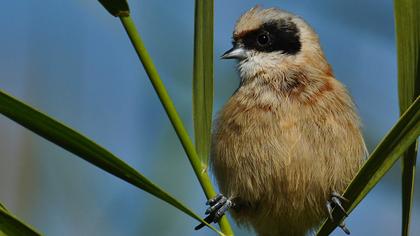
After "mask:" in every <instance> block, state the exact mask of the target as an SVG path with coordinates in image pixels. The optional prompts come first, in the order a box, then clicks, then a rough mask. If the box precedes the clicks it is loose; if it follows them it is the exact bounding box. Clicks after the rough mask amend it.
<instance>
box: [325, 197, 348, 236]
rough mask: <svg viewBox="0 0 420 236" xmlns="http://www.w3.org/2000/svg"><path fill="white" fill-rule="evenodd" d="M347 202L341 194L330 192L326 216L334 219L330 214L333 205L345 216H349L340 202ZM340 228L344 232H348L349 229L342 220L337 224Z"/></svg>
mask: <svg viewBox="0 0 420 236" xmlns="http://www.w3.org/2000/svg"><path fill="white" fill-rule="evenodd" d="M343 201H344V202H348V200H347V199H346V198H345V197H343V196H341V195H340V194H338V193H337V192H332V193H331V199H330V200H328V201H327V205H326V206H327V211H328V216H329V218H330V220H331V221H334V217H333V215H332V211H333V207H334V206H336V207H338V209H340V211H341V212H342V213H343V214H344V215H345V216H346V217H347V216H349V215H348V214H347V212H346V210H345V209H344V207H343V205H342V202H343ZM339 226H340V228H341V229H342V230H343V231H344V233H346V234H350V230H349V229H348V228H347V226H346V224H345V223H344V222H341V223H340V224H339Z"/></svg>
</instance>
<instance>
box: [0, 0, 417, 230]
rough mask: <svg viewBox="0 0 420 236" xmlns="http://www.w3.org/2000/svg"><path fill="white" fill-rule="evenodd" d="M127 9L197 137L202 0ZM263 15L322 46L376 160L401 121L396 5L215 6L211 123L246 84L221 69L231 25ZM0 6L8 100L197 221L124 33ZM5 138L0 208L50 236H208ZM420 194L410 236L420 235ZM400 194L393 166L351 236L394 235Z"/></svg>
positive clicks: (93, 13)
mask: <svg viewBox="0 0 420 236" xmlns="http://www.w3.org/2000/svg"><path fill="white" fill-rule="evenodd" d="M129 2H130V4H131V9H132V15H133V18H134V20H135V22H136V24H137V26H138V28H139V30H140V33H141V35H142V37H143V39H144V42H145V44H146V46H147V48H148V50H149V52H150V54H151V56H152V57H153V59H154V62H155V63H156V66H157V69H158V70H159V72H160V75H161V77H162V79H163V81H164V83H165V85H166V86H167V89H168V91H169V94H170V95H171V97H172V98H173V100H174V102H175V105H176V107H177V109H178V111H179V113H180V114H181V116H182V119H183V120H184V122H185V123H186V124H187V126H188V128H189V131H190V132H191V131H192V120H191V76H192V55H193V51H192V50H193V46H192V45H193V16H194V1H192V0H189V1H165V0H154V1H129ZM257 3H258V4H261V5H262V6H263V7H272V6H275V7H280V8H283V9H286V10H288V11H291V12H294V13H296V14H298V15H300V16H302V17H303V18H304V19H306V20H307V21H308V22H309V23H310V24H311V25H312V26H313V27H314V28H315V30H316V31H317V32H318V33H319V35H320V38H321V43H322V45H323V48H324V50H325V53H326V56H327V58H328V60H329V62H330V63H331V64H332V66H333V68H334V71H335V74H336V76H337V78H338V79H339V80H340V81H342V82H343V83H344V84H346V86H347V87H348V89H349V90H350V91H351V93H352V95H353V97H354V100H355V102H356V104H357V106H358V108H359V111H360V115H361V117H362V120H363V123H364V135H365V137H366V141H367V143H368V146H369V150H372V148H373V147H374V146H375V145H376V144H377V143H378V142H379V141H380V138H381V137H382V136H383V135H384V134H385V133H386V132H387V130H388V129H389V128H391V127H392V125H393V123H394V122H395V121H396V120H397V119H398V103H397V80H396V77H397V66H396V52H395V36H394V21H393V5H392V1H376V0H370V1H366V0H364V1H362V0H358V1H333V0H330V1H310V0H306V1H260V2H256V1H244V0H234V1H233V0H232V1H215V111H217V110H219V109H220V107H221V106H222V104H223V103H224V102H225V101H226V100H227V99H228V97H229V96H230V95H231V94H232V92H233V91H234V90H235V88H236V87H237V86H238V82H239V80H238V76H237V75H236V72H235V62H233V61H221V60H219V59H218V56H219V55H221V54H222V53H223V52H224V51H225V50H227V49H229V47H230V46H231V43H230V42H231V32H232V29H233V26H234V23H235V21H236V19H237V18H238V17H239V16H240V15H241V14H242V13H243V12H245V11H246V10H247V9H249V8H251V7H252V6H254V5H255V4H257ZM1 7H2V9H3V10H2V15H1V17H0V18H1V20H0V28H1V30H2V33H1V37H0V52H1V53H0V88H1V89H3V90H5V91H7V92H8V93H10V94H12V95H14V96H16V97H18V98H20V99H22V100H24V101H26V102H27V103H29V104H30V105H32V106H34V107H36V108H38V109H39V110H41V111H43V112H46V113H47V114H49V115H51V116H53V117H56V118H57V119H58V120H60V121H63V122H64V123H66V124H68V125H70V126H71V127H74V128H75V129H77V130H79V131H81V132H82V133H84V134H86V135H87V136H89V137H91V138H92V139H93V140H95V141H97V142H98V143H99V144H101V145H103V146H105V147H107V148H108V149H109V150H111V151H112V152H113V153H115V154H117V155H118V156H119V157H121V158H122V159H124V160H125V161H126V162H128V163H129V164H130V165H132V166H134V167H135V168H136V169H138V170H139V171H140V172H142V173H143V174H145V175H146V176H147V177H148V178H150V179H151V180H153V181H154V182H156V183H157V184H159V185H160V186H162V187H163V188H164V189H166V190H167V191H168V192H170V193H172V194H173V195H175V196H176V197H178V198H179V199H181V200H182V201H183V202H185V203H187V205H189V206H190V207H191V208H192V209H194V211H195V212H197V213H200V214H201V213H203V212H204V209H205V208H204V201H205V198H204V195H203V193H202V191H201V188H200V186H199V184H198V182H197V180H196V179H195V176H194V174H193V171H192V169H191V167H190V166H189V163H188V161H187V158H186V156H185V154H184V152H183V150H182V147H181V145H180V143H179V141H178V139H177V138H176V135H175V133H174V131H173V130H172V127H171V126H170V123H169V122H168V119H167V117H166V115H165V113H164V111H163V109H162V107H161V105H160V103H159V101H158V99H157V96H156V95H155V93H154V91H153V89H152V87H151V84H150V82H149V81H148V78H147V76H146V74H145V73H144V71H143V69H142V67H141V65H140V64H139V61H138V59H137V57H136V55H135V53H134V50H133V48H132V46H131V45H130V43H129V41H128V38H127V36H126V34H125V32H124V30H123V28H122V26H121V24H120V22H119V20H118V19H116V18H114V17H111V16H110V15H109V14H108V13H107V12H106V11H105V10H104V9H103V8H102V6H101V5H100V4H99V3H98V2H97V1H85V0H73V1H70V0H66V1H64V0H45V1H36V0H27V1H4V2H3V3H2V4H1ZM0 135H1V139H0V150H1V157H0V189H1V190H0V202H2V203H4V204H5V205H6V206H7V207H8V208H9V209H10V210H11V211H12V212H13V213H15V214H16V215H17V216H19V217H20V218H21V219H23V220H24V221H26V222H28V223H30V224H31V225H33V226H34V227H35V228H37V229H38V230H39V231H41V232H43V233H45V235H64V236H66V235H214V233H213V232H211V231H210V230H208V229H205V230H202V231H198V232H196V231H194V230H193V227H194V226H195V225H196V222H195V221H194V220H192V219H191V218H190V217H188V216H186V215H184V214H183V213H180V212H179V211H178V210H176V209H174V208H172V207H171V206H169V205H168V204H166V203H163V202H161V201H160V200H157V199H155V198H153V197H151V196H150V195H149V194H147V193H144V192H142V191H140V190H138V189H136V188H134V187H132V186H130V185H129V184H127V183H125V182H123V181H121V180H119V179H117V178H115V177H113V176H111V175H109V174H107V173H105V172H104V171H102V170H100V169H98V168H96V167H93V166H92V165H90V164H88V163H87V162H85V161H83V160H81V159H79V158H75V156H74V155H72V154H70V153H68V152H66V151H64V150H63V149H61V148H59V147H56V146H55V145H53V144H51V143H49V142H48V141H46V140H44V139H42V138H40V137H38V136H37V135H34V134H33V133H31V132H29V131H27V130H26V129H24V128H22V127H21V126H19V125H17V124H15V123H14V122H13V121H11V120H9V119H7V118H5V117H4V116H0ZM417 179H418V178H417ZM419 182H420V181H419V180H418V181H417V187H416V192H415V199H414V200H415V201H414V209H413V215H412V220H413V223H412V225H411V232H412V235H418V233H419V232H420V224H419V223H418V222H419V220H420V205H419V204H420V201H419V200H420V199H419V190H420V186H419ZM400 189H401V184H400V164H399V163H398V164H397V165H395V166H394V168H393V169H392V171H391V172H390V173H389V174H387V176H386V177H385V178H384V179H383V181H381V182H380V183H379V184H378V186H377V187H376V188H375V189H374V190H373V191H372V192H371V193H370V194H369V195H368V196H367V198H366V199H365V200H364V201H363V202H362V203H361V204H360V205H359V206H358V208H357V209H356V210H355V211H354V212H353V214H352V215H351V216H350V217H349V218H348V219H347V224H348V226H349V227H350V229H351V230H352V232H353V235H398V234H400V226H401V220H400V218H401V203H400V201H401V196H400ZM235 231H236V232H237V235H252V234H251V233H249V232H248V231H246V230H245V229H237V228H235ZM334 235H344V233H343V232H341V231H339V230H336V231H335V232H334Z"/></svg>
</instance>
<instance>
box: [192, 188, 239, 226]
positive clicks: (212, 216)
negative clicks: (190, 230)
mask: <svg viewBox="0 0 420 236" xmlns="http://www.w3.org/2000/svg"><path fill="white" fill-rule="evenodd" d="M206 205H210V207H209V208H207V210H206V212H205V213H206V215H208V216H207V217H206V218H205V219H204V221H206V222H207V223H212V222H214V223H216V222H218V221H219V220H220V218H222V216H223V215H224V214H225V213H226V211H228V210H229V209H230V208H232V207H233V206H234V205H235V204H234V203H233V201H232V200H231V199H228V198H226V197H225V196H223V195H221V194H218V195H217V196H216V197H214V198H212V199H209V200H208V201H207V202H206ZM204 226H205V224H204V223H200V224H199V225H197V226H196V227H195V228H194V229H195V230H199V229H201V228H202V227H204Z"/></svg>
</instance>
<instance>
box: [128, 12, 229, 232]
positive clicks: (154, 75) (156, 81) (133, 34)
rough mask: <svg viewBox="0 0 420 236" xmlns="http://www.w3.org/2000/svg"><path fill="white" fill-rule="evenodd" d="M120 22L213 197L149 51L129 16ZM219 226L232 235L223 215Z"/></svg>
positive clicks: (194, 165)
mask: <svg viewBox="0 0 420 236" xmlns="http://www.w3.org/2000/svg"><path fill="white" fill-rule="evenodd" d="M120 20H121V23H122V25H123V26H124V28H125V30H126V32H127V34H128V37H129V38H130V41H131V43H132V44H133V47H134V49H135V50H136V53H137V55H138V57H139V59H140V61H141V63H142V64H143V67H144V70H145V71H146V73H147V75H148V77H149V79H150V82H151V83H152V85H153V88H154V89H155V91H156V93H157V95H158V97H159V100H160V102H161V103H162V105H163V107H164V109H165V111H166V114H167V115H168V118H169V120H170V121H171V124H172V126H173V127H174V129H175V132H176V134H177V136H178V138H179V140H180V141H181V144H182V146H183V148H184V150H185V152H186V153H187V156H188V159H189V161H190V163H191V165H192V167H193V170H194V172H195V174H196V176H197V178H198V181H199V182H200V185H201V187H202V189H203V191H204V193H205V195H206V197H207V198H210V197H213V196H215V195H216V192H215V190H214V187H213V185H212V184H211V181H210V177H209V176H208V174H207V173H206V172H205V171H202V169H201V161H200V159H199V157H198V155H197V152H196V151H195V148H194V145H193V144H192V142H191V139H190V137H189V136H188V133H187V130H186V129H185V127H184V125H183V123H182V121H181V118H180V117H179V115H178V112H177V111H176V109H175V106H174V104H173V103H172V100H171V98H170V97H169V94H168V92H167V91H166V88H165V86H164V85H163V83H162V80H161V79H160V76H159V74H158V72H157V70H156V67H155V66H154V64H153V61H152V59H151V58H150V56H149V53H148V52H147V50H146V47H145V46H144V44H143V41H142V40H141V37H140V35H139V33H138V32H137V29H136V26H135V24H134V22H133V20H132V19H131V17H130V16H121V17H120ZM220 228H221V230H222V232H223V233H224V234H226V235H233V233H232V230H231V228H230V225H229V223H228V221H227V218H226V217H223V218H222V220H221V221H220Z"/></svg>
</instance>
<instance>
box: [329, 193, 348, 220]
mask: <svg viewBox="0 0 420 236" xmlns="http://www.w3.org/2000/svg"><path fill="white" fill-rule="evenodd" d="M331 200H332V201H333V203H334V204H335V205H336V206H337V207H338V208H340V210H341V211H342V212H343V213H344V215H346V217H347V216H349V215H348V214H347V212H346V210H345V209H344V207H343V205H341V201H340V199H339V198H337V197H332V198H331Z"/></svg>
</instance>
